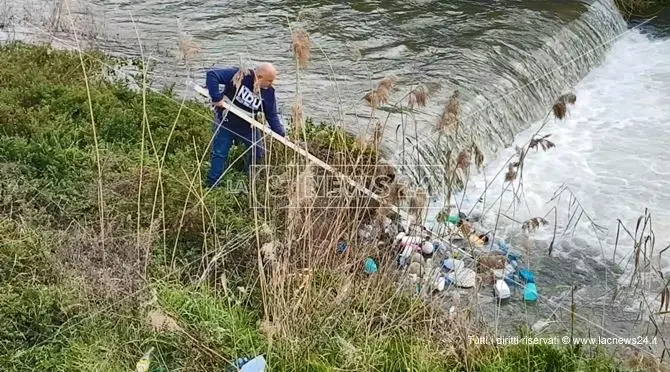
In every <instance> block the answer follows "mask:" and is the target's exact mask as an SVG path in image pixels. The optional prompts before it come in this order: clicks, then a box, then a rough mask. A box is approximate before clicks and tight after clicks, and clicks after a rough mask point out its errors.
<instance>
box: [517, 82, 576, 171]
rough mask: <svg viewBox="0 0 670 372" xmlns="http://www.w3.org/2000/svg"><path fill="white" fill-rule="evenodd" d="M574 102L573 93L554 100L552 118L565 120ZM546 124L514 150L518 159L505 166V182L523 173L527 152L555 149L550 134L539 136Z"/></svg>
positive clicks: (574, 96)
mask: <svg viewBox="0 0 670 372" xmlns="http://www.w3.org/2000/svg"><path fill="white" fill-rule="evenodd" d="M575 102H577V96H576V95H575V94H574V93H566V94H563V95H561V96H560V97H558V99H556V102H555V103H554V105H553V107H552V113H553V114H554V117H555V118H557V119H559V120H563V119H565V117H566V115H567V112H568V105H572V104H574V103H575ZM546 124H547V120H545V121H544V123H543V124H542V125H541V126H540V128H539V129H538V130H537V131H536V132H535V134H534V135H533V137H532V138H531V140H530V141H529V142H528V144H527V145H526V146H525V147H524V148H520V147H517V148H516V153H517V156H518V158H517V160H516V161H513V162H510V163H509V164H508V165H507V172H506V173H505V181H506V182H512V181H514V180H516V179H518V178H520V174H521V173H522V171H523V165H524V161H525V159H526V156H527V155H528V151H530V150H531V149H535V150H536V151H537V150H539V149H540V148H541V149H542V150H544V151H547V150H549V149H551V148H553V147H556V145H555V144H554V143H553V142H552V141H550V140H548V138H549V137H550V136H551V134H545V135H542V136H540V135H539V132H540V131H541V130H542V129H543V128H544V126H545V125H546Z"/></svg>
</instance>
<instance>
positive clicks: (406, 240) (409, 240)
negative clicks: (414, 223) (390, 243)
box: [400, 235, 423, 244]
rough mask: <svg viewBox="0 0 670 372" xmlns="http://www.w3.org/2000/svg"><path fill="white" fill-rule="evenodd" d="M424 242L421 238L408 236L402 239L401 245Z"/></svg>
mask: <svg viewBox="0 0 670 372" xmlns="http://www.w3.org/2000/svg"><path fill="white" fill-rule="evenodd" d="M422 240H423V239H421V237H420V236H416V235H406V236H403V237H402V239H400V244H421V241H422Z"/></svg>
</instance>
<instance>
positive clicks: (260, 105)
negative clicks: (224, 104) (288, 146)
mask: <svg viewBox="0 0 670 372" xmlns="http://www.w3.org/2000/svg"><path fill="white" fill-rule="evenodd" d="M238 71H239V68H235V67H232V68H222V69H212V70H209V71H208V72H207V90H209V96H210V97H211V99H212V102H218V101H220V100H222V99H223V97H224V96H226V97H228V99H230V101H231V102H234V104H235V106H237V107H239V108H241V109H243V110H244V111H246V112H249V113H251V114H252V116H253V117H255V116H256V114H257V113H259V112H262V113H263V114H264V115H265V118H266V119H267V121H268V123H269V124H270V128H271V129H272V130H273V131H274V132H275V133H277V134H279V135H281V136H285V135H286V131H285V130H284V125H283V124H282V120H281V117H280V116H279V109H278V105H277V96H276V94H275V89H274V88H273V87H270V88H267V89H261V92H260V97H259V96H258V95H256V94H254V80H255V79H254V71H253V70H250V71H249V74H248V75H247V76H245V77H244V79H243V80H242V85H241V86H240V89H239V91H238V89H237V88H236V87H235V84H233V81H232V80H233V76H235V74H236V73H237V72H238ZM220 85H223V86H224V88H223V91H220V90H219V89H220ZM236 93H237V95H235V94H236ZM222 114H223V110H222V109H221V108H220V107H217V108H216V118H217V122H219V123H220V122H221V120H222ZM222 126H223V127H225V128H228V129H230V130H231V131H233V132H234V133H237V134H239V135H241V136H244V137H250V136H251V125H250V124H249V123H247V122H246V121H244V120H243V119H240V118H238V117H237V115H235V114H233V113H232V112H229V113H228V115H226V120H225V121H224V122H223V123H222Z"/></svg>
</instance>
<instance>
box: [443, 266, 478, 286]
mask: <svg viewBox="0 0 670 372" xmlns="http://www.w3.org/2000/svg"><path fill="white" fill-rule="evenodd" d="M447 278H448V279H449V280H450V281H451V282H452V283H454V284H455V285H456V286H458V287H461V288H472V287H474V286H475V283H476V282H477V274H476V273H475V272H474V271H473V270H472V269H468V268H462V269H460V270H454V271H452V272H450V273H449V274H447Z"/></svg>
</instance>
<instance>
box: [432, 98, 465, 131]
mask: <svg viewBox="0 0 670 372" xmlns="http://www.w3.org/2000/svg"><path fill="white" fill-rule="evenodd" d="M460 100H461V93H460V92H459V91H458V90H455V91H454V93H453V94H452V95H451V97H449V100H447V103H446V104H445V105H444V110H443V111H442V115H441V116H440V120H439V121H438V122H437V127H436V129H437V131H438V132H442V131H445V130H450V129H451V128H458V127H459V126H460V120H461V119H460V118H461V101H460Z"/></svg>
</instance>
